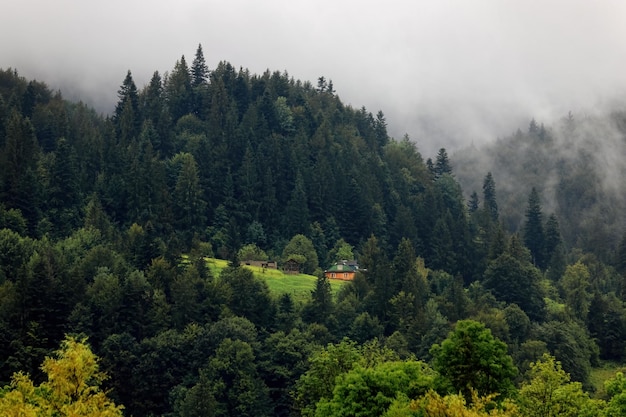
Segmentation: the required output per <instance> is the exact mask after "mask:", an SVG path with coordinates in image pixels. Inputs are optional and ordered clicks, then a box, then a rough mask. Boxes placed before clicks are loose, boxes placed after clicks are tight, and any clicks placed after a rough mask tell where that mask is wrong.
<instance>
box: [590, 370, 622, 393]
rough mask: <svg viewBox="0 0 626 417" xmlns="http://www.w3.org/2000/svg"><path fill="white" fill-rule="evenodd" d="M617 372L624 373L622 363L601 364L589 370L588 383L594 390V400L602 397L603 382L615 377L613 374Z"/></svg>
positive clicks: (603, 391)
mask: <svg viewBox="0 0 626 417" xmlns="http://www.w3.org/2000/svg"><path fill="white" fill-rule="evenodd" d="M618 371H620V372H626V368H625V367H624V364H623V363H616V362H602V364H601V366H600V367H598V368H593V369H592V370H591V375H590V376H589V382H590V383H591V385H593V387H594V388H595V394H594V396H595V397H596V398H601V397H603V396H604V394H605V390H604V381H606V380H609V379H611V378H613V377H614V376H615V373H616V372H618Z"/></svg>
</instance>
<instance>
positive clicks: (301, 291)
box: [206, 258, 346, 302]
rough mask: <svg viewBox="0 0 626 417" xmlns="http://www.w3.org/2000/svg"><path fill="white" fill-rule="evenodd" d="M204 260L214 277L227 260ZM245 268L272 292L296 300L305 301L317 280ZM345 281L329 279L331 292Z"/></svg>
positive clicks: (226, 263)
mask: <svg viewBox="0 0 626 417" xmlns="http://www.w3.org/2000/svg"><path fill="white" fill-rule="evenodd" d="M206 261H207V265H208V267H209V269H210V270H211V273H212V274H213V276H214V277H219V275H220V273H221V272H222V269H224V268H226V266H227V265H228V261H225V260H223V259H215V258H206ZM245 268H248V269H250V270H252V272H253V273H254V276H255V277H257V278H259V279H262V280H264V281H265V282H266V283H267V286H268V287H269V289H270V291H271V292H272V294H274V295H280V294H284V293H288V294H291V295H292V297H293V299H294V300H295V301H297V302H304V301H307V300H308V299H309V298H310V297H311V291H312V290H313V289H315V283H316V282H317V278H316V277H314V276H313V275H306V274H284V273H283V271H280V270H278V269H271V268H265V270H263V269H262V268H260V267H257V266H249V265H248V266H246V267H245ZM345 283H346V282H345V281H341V280H336V279H331V280H330V288H331V290H332V292H333V294H337V292H338V291H339V289H340V288H341V287H342V286H343V285H344V284H345Z"/></svg>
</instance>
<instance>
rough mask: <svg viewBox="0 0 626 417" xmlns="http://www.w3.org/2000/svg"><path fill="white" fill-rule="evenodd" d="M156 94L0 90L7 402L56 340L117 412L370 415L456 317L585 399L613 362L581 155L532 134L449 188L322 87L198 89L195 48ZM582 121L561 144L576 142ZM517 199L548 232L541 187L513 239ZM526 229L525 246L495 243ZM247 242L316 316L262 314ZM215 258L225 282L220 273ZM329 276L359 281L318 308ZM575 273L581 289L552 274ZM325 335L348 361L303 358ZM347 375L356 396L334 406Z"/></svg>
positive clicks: (616, 335)
mask: <svg viewBox="0 0 626 417" xmlns="http://www.w3.org/2000/svg"><path fill="white" fill-rule="evenodd" d="M165 74H167V75H165V76H163V77H161V75H160V74H159V73H158V72H154V74H153V76H152V78H151V80H150V82H149V84H148V85H146V86H145V87H143V88H142V89H141V90H138V89H137V87H136V86H135V83H134V81H133V78H132V75H131V72H130V71H129V72H128V73H127V75H126V78H125V79H124V81H123V84H122V86H121V87H120V90H119V92H118V103H117V105H116V106H115V109H114V111H113V114H112V115H111V116H110V117H105V116H100V115H98V114H97V113H96V112H95V111H94V110H92V109H90V108H88V107H87V106H85V105H84V104H76V103H71V102H69V101H67V100H64V99H63V97H62V96H61V94H60V93H52V92H51V91H50V90H49V89H48V88H47V87H46V85H45V84H43V83H40V82H36V81H28V80H25V79H23V78H22V77H20V76H19V75H18V74H17V71H14V70H0V150H1V151H2V152H0V199H1V200H2V203H1V204H0V334H1V335H2V336H1V337H0V381H1V382H4V383H8V381H9V378H10V376H11V374H12V372H13V371H19V370H24V371H29V372H32V373H33V377H34V378H38V377H40V371H39V369H38V368H37V366H38V365H39V363H41V360H42V358H43V357H44V356H45V355H48V354H50V350H51V349H52V348H54V347H56V346H58V343H59V342H60V341H61V339H62V337H63V335H64V334H65V333H82V334H85V335H87V336H89V338H90V339H89V340H90V343H91V344H92V346H93V347H94V350H95V351H96V352H97V353H98V354H99V355H100V356H101V357H102V366H103V368H105V370H106V371H107V372H108V373H109V374H110V375H111V379H110V380H109V381H108V382H107V383H108V384H109V385H108V386H109V387H110V388H111V389H112V391H111V393H112V395H113V396H114V397H115V399H116V400H119V402H120V403H122V404H124V405H125V406H126V410H127V413H128V414H129V415H172V416H175V415H180V416H193V415H252V414H254V415H281V416H287V415H293V414H297V412H296V411H294V410H298V411H299V412H301V414H302V415H313V414H314V413H315V408H316V403H317V402H318V401H319V400H321V399H324V401H326V404H327V405H328V407H329V408H327V409H326V411H328V410H333V411H332V413H334V412H335V411H337V410H339V409H342V410H344V408H343V407H344V405H346V404H345V403H344V400H345V399H346V398H352V397H351V395H352V393H356V392H359V393H363V397H364V398H363V401H362V403H360V400H359V401H356V400H355V401H353V402H351V404H350V406H354V407H355V408H354V410H356V409H357V408H356V407H364V410H365V412H368V411H369V412H374V411H373V410H377V411H376V413H378V411H380V410H382V409H383V408H384V407H383V405H384V404H387V403H388V400H390V399H392V397H393V396H394V394H395V393H394V392H392V391H394V390H395V388H394V384H395V383H396V382H397V381H405V380H403V379H402V378H404V377H402V378H400V377H399V378H398V379H397V380H396V379H394V378H395V376H398V375H400V374H402V373H403V372H404V371H406V369H404V368H405V365H406V364H405V363H402V364H401V365H398V363H397V362H392V363H390V364H385V365H384V366H380V367H379V368H377V366H378V364H380V363H383V362H387V361H390V360H392V359H393V360H397V359H398V355H401V357H403V358H408V357H410V356H411V355H417V357H420V358H424V359H431V353H430V352H429V351H430V348H431V347H432V346H433V344H441V346H443V343H442V341H443V340H444V339H445V337H446V335H447V334H448V332H449V330H450V327H451V322H454V321H459V320H463V319H465V318H467V317H468V316H470V317H472V318H475V319H477V320H481V321H482V322H484V323H485V325H486V326H487V327H488V328H490V329H491V332H492V333H491V335H497V336H498V337H499V338H501V339H502V340H503V341H505V342H506V343H507V344H508V345H509V347H510V348H511V351H512V352H513V355H514V356H515V358H516V361H517V362H518V363H519V364H520V367H522V366H524V367H528V363H529V362H530V361H535V360H537V359H539V358H540V357H541V355H542V354H543V353H544V352H545V351H546V349H549V350H550V351H551V352H555V354H557V357H558V358H559V359H560V360H562V361H563V362H564V367H566V369H567V370H568V372H572V374H573V375H574V376H575V378H577V379H579V380H585V378H587V375H588V372H589V367H590V366H592V365H594V364H595V363H596V362H595V361H596V360H597V357H598V355H599V357H601V358H602V359H611V360H621V359H623V357H624V342H623V341H624V326H625V324H624V323H625V321H624V309H623V306H622V302H621V301H620V299H623V298H624V288H625V286H624V281H625V280H624V275H623V273H624V271H625V270H626V267H624V265H626V261H624V260H623V259H622V258H626V255H624V254H623V253H626V249H624V248H622V247H621V246H625V247H626V244H625V245H621V246H619V245H618V240H619V239H618V238H619V237H620V236H621V235H622V234H623V225H622V223H620V221H621V220H619V219H621V217H620V213H621V212H622V211H623V210H622V207H623V204H622V203H623V202H622V199H621V198H618V197H615V196H613V195H611V194H610V193H609V192H607V190H610V189H612V188H611V187H605V186H602V187H599V186H597V185H598V184H599V180H600V178H605V177H606V176H605V175H604V173H603V171H601V170H600V169H601V168H602V164H601V163H598V161H599V160H598V159H597V158H596V155H595V153H594V152H592V151H591V150H592V149H593V148H590V147H589V146H587V145H588V144H585V146H581V147H580V151H576V152H577V154H576V155H575V156H572V158H573V159H572V160H570V159H569V157H566V155H565V154H564V153H563V152H561V149H560V148H563V149H570V148H572V147H571V146H562V147H559V146H557V145H559V142H558V140H557V139H558V138H557V136H558V135H556V134H555V130H554V129H551V128H550V127H544V126H543V124H541V123H537V122H534V123H533V125H534V126H532V127H531V128H530V129H529V132H528V133H522V132H519V133H518V134H516V135H515V136H514V137H513V138H514V140H515V146H512V145H511V142H510V141H509V140H508V139H507V138H505V139H504V140H502V141H498V143H497V144H496V145H494V146H495V148H496V150H494V151H491V150H487V151H485V152H481V154H480V155H476V154H477V152H478V151H477V150H474V151H472V152H467V153H465V152H463V153H462V154H461V155H455V156H454V162H455V163H454V176H453V175H452V164H451V162H450V159H449V158H448V155H447V152H446V150H445V149H444V148H441V149H440V151H439V153H438V154H437V156H436V158H433V159H435V162H433V161H432V160H428V161H427V162H425V161H424V159H423V158H422V155H421V154H420V153H419V152H418V150H417V145H416V143H415V142H414V141H412V140H411V139H410V138H409V137H408V136H406V135H405V137H403V138H402V139H400V140H396V139H394V138H391V137H389V136H388V132H387V122H386V120H385V116H384V114H383V113H382V111H379V112H378V113H376V114H372V113H370V112H369V111H367V110H366V109H365V108H352V107H351V106H349V105H346V104H344V103H342V102H341V101H340V99H339V96H338V95H337V94H335V91H334V86H333V85H332V82H330V81H328V80H326V79H325V78H320V80H318V81H319V85H318V89H316V88H314V86H313V85H312V84H311V83H309V82H302V81H299V80H295V79H293V78H291V77H290V76H289V75H288V74H287V73H286V72H283V73H281V72H277V71H275V72H271V71H266V72H265V73H263V74H258V75H257V74H251V73H250V72H249V71H248V70H246V69H244V68H240V69H239V70H235V68H234V67H233V66H232V65H231V64H229V63H227V62H220V63H218V64H217V65H216V66H215V69H214V70H212V71H209V70H208V66H207V64H206V61H205V59H204V56H203V52H202V47H201V46H198V49H197V51H196V55H195V58H194V61H193V64H192V65H191V67H188V66H187V63H186V61H185V59H184V57H183V58H181V59H180V60H179V61H178V62H176V64H175V67H174V69H173V70H171V71H168V72H167V73H165ZM615 117H616V118H615V123H614V126H613V124H612V125H611V126H613V127H614V128H615V129H618V130H619V129H622V130H623V123H622V124H620V123H621V122H620V123H618V122H619V121H620V120H622V119H624V117H623V115H621V116H620V115H619V114H617V115H616V116H615ZM570 119H571V118H570ZM585 123H588V121H578V120H568V121H567V123H566V125H567V126H564V127H563V129H564V131H567V135H569V136H570V137H572V140H581V138H582V139H584V138H586V137H588V136H594V135H593V134H592V133H590V132H586V133H583V129H582V127H583V125H584V124H585ZM605 133H608V128H607V129H606V131H605ZM622 133H624V132H622ZM605 136H606V138H608V139H610V138H611V137H612V136H611V135H608V134H607V135H605ZM617 136H619V135H617ZM582 143H586V142H584V141H583V142H582ZM614 145H616V147H615V148H614V149H622V148H620V147H619V146H621V145H619V144H614ZM507 147H508V148H507ZM506 149H509V151H507V152H508V153H503V152H504V151H503V150H506ZM576 149H578V148H576ZM514 151H515V152H514ZM472 155H473V156H482V157H487V159H489V158H492V162H493V164H492V163H489V164H487V165H485V164H484V163H481V164H477V166H479V167H480V168H479V170H480V172H481V174H480V175H479V176H478V177H477V179H476V180H475V182H474V183H472V184H471V186H466V183H465V182H462V181H461V180H457V178H459V179H462V180H463V181H466V179H465V178H464V177H465V170H464V167H463V164H462V163H458V162H457V161H463V160H464V158H465V157H467V156H472ZM476 160H479V159H478V158H477V159H476ZM494 161H495V162H494ZM518 162H519V163H518ZM485 166H488V167H489V172H488V174H487V176H486V177H482V175H484V170H485ZM522 166H523V168H520V167H522ZM459 168H460V169H459ZM504 168H507V169H509V168H510V169H511V170H512V172H509V171H506V170H505V169H504ZM606 168H607V172H609V171H610V169H612V168H614V167H613V166H607V167H606ZM516 169H517V170H516ZM505 171H506V172H505ZM492 172H493V175H492V174H491V173H492ZM615 172H622V171H619V170H616V171H615ZM541 175H543V177H541ZM494 178H500V179H505V180H501V181H502V182H501V183H500V182H499V188H498V201H497V202H496V191H495V182H494ZM542 178H543V179H542ZM547 179H549V180H550V181H548V182H547V183H546V181H547ZM481 180H482V191H483V195H482V200H483V201H482V202H481V201H479V197H478V195H477V194H476V193H474V195H473V197H472V198H471V201H470V202H469V203H468V202H467V201H465V198H464V195H463V191H462V190H463V189H466V190H474V189H476V190H480V189H481ZM527 184H536V186H537V190H539V189H540V190H541V191H542V195H543V196H545V200H544V201H545V206H546V207H549V208H550V210H551V211H554V213H555V214H554V215H550V216H549V217H548V218H547V220H546V221H545V223H544V219H543V218H542V217H543V214H542V208H541V204H540V202H539V197H538V193H537V192H536V191H534V192H533V193H531V196H530V198H529V199H528V207H527V213H526V219H525V220H526V221H524V212H523V210H524V207H525V204H524V200H525V197H526V196H525V195H524V193H525V192H527V191H526V190H527V188H526V187H527ZM461 185H463V189H462V188H461ZM605 185H606V184H605ZM612 187H613V188H614V189H615V190H618V191H619V190H622V191H623V186H622V185H620V184H613V185H612ZM618 194H619V193H618ZM622 194H624V193H622ZM481 205H482V206H481ZM557 216H558V220H557ZM521 225H523V232H524V234H523V241H524V243H525V245H526V247H525V246H524V245H523V244H522V242H521V240H520V239H519V238H517V237H516V235H513V236H514V237H513V238H511V237H510V236H511V234H512V233H516V232H521V230H520V226H521ZM81 227H84V228H81ZM248 244H254V245H256V246H257V247H258V248H259V249H260V251H259V254H261V253H263V252H264V253H265V254H266V255H259V256H260V257H262V258H263V259H264V260H267V258H270V259H271V260H278V261H279V265H280V266H284V265H285V262H286V261H294V262H295V264H296V269H298V268H299V269H300V270H301V271H302V272H307V273H311V274H317V275H318V276H319V279H318V281H317V284H316V287H315V289H314V290H313V291H312V293H311V297H310V299H309V300H305V301H304V302H302V303H300V302H298V301H295V300H296V297H292V296H291V295H289V294H283V295H279V294H272V293H271V292H270V291H269V289H268V287H267V285H266V283H265V282H264V280H263V279H259V278H257V277H255V276H254V274H253V273H252V272H251V271H250V270H249V269H246V268H242V267H240V265H239V258H238V256H237V255H238V253H239V249H240V248H241V247H242V246H243V245H248ZM261 250H262V251H261ZM183 253H184V254H185V255H186V256H184V257H183V256H181V255H182V254H183ZM214 255H215V256H217V257H220V258H223V259H227V260H228V261H229V262H230V266H229V267H228V268H226V269H225V270H224V271H223V272H222V274H221V276H212V274H211V272H210V271H211V269H210V268H212V266H211V264H210V263H207V262H206V261H205V259H204V257H205V256H214ZM347 258H349V259H352V258H355V259H357V260H358V261H359V264H360V267H361V270H360V271H359V273H358V274H357V276H356V278H355V280H354V281H353V282H351V283H346V284H345V285H344V286H343V288H342V289H341V291H340V293H339V294H333V293H331V290H330V284H329V282H328V280H327V279H325V278H323V277H322V274H321V270H322V269H324V268H327V267H328V266H329V265H330V264H331V263H332V262H335V261H337V260H339V259H347ZM576 261H580V265H583V266H584V267H585V268H586V269H587V270H588V272H589V274H588V279H587V278H585V279H573V278H572V277H574V278H576V277H580V276H582V277H583V278H584V277H586V275H585V274H583V275H576V274H564V273H565V271H566V270H567V268H568V267H567V262H571V263H573V262H576ZM533 262H534V263H535V265H533ZM537 267H538V268H539V269H538V268H537ZM614 267H615V268H614ZM540 271H545V277H547V278H549V279H550V281H548V280H543V281H542V279H543V278H544V276H542V274H541V272H540ZM569 272H572V271H571V270H570V271H569ZM559 291H560V292H559ZM335 297H336V298H335ZM544 300H547V301H548V306H549V308H548V309H546V307H545V305H544V304H545V301H544ZM563 302H565V303H566V304H567V306H566V307H563V304H562V303H563ZM546 310H549V314H546V313H545V311H546ZM569 313H572V314H569ZM570 315H571V316H575V317H574V318H575V320H574V321H572V322H570V321H567V320H569V319H570V317H569V316H570ZM546 317H549V318H550V320H552V321H550V322H549V323H543V324H541V322H542V320H544V319H545V318H546ZM555 318H558V319H559V320H561V321H555ZM585 319H586V321H585ZM483 330H484V329H483ZM477 333H480V334H483V333H482V330H481V331H477ZM343 337H351V338H353V339H354V340H355V341H356V342H354V344H352V343H348V342H344V343H343V344H342V345H337V349H338V351H337V352H334V353H333V354H328V355H327V357H325V359H323V360H322V359H321V356H316V355H311V351H312V350H313V349H315V348H316V346H317V345H319V344H323V343H327V342H330V341H337V340H341V339H342V338H343ZM377 339H380V340H383V342H382V343H384V345H385V346H387V347H388V348H390V349H395V350H396V351H397V352H396V353H397V354H396V353H390V352H389V351H388V350H387V351H384V352H383V351H382V350H381V349H380V348H379V347H376V348H373V347H372V346H375V345H376V346H378V342H377V341H375V340H377ZM594 341H595V343H597V348H596V347H595V344H594ZM357 342H358V343H365V344H366V345H367V347H365V346H361V345H358V344H357ZM495 345H498V344H497V343H496V344H495ZM498 346H499V345H498ZM344 348H345V349H344ZM328 350H330V348H328ZM496 350H497V349H496ZM339 351H342V353H341V352H339ZM432 352H433V354H434V353H435V352H439V351H437V350H436V349H435V350H433V351H432ZM327 353H328V352H327ZM342 355H343V356H342ZM316 361H320V362H319V363H322V362H323V364H324V365H323V366H320V367H317V368H316V366H317V365H316ZM357 361H359V366H360V368H359V369H360V370H359V371H355V375H352V376H350V378H353V377H354V378H355V379H350V378H348V377H347V376H345V375H344V376H343V377H342V376H341V374H345V373H346V372H348V371H350V370H352V369H353V368H354V365H355V364H356V362H357ZM411 366H412V365H411ZM504 366H505V367H506V365H504ZM375 368H376V369H375ZM411 369H412V368H411ZM387 371H389V372H387ZM396 371H397V374H396ZM381 372H382V374H381ZM385 372H387V373H385ZM411 372H412V371H411ZM405 373H406V372H405ZM409 373H410V372H409ZM357 374H358V375H357ZM383 374H384V375H383ZM391 374H393V375H391ZM386 377H389V378H387V379H385V378H386ZM341 378H345V381H348V379H350V380H351V381H352V380H354V381H356V380H359V381H366V382H367V383H366V384H365V385H364V386H363V387H361V388H363V390H361V388H358V389H357V388H356V387H347V386H345V385H342V388H341V390H339V389H338V391H340V392H341V393H342V394H340V395H339V396H335V395H334V394H333V392H332V391H333V389H334V388H335V386H336V385H337V382H338V381H339V380H340V379H341ZM359 378H360V379H359ZM416 378H417V379H419V377H418V376H416ZM479 379H480V378H479ZM341 380H342V381H344V380H343V379H341ZM296 381H301V382H298V383H297V382H296ZM394 381H395V382H394ZM387 382H389V384H387ZM477 384H478V385H479V386H482V385H481V384H482V381H479V382H477ZM400 385H402V387H400V391H402V390H403V389H404V388H406V385H407V384H405V383H404V382H402V383H401V384H400ZM409 385H410V383H409ZM390 387H391V388H393V389H391V388H390ZM353 388H354V389H353ZM466 388H467V386H465V387H464V388H463V389H466ZM507 389H508V386H507ZM373 391H378V392H380V393H381V397H380V399H381V402H380V404H379V405H381V407H380V408H376V407H377V406H376V405H373V406H370V405H371V403H370V402H369V401H371V400H372V397H373V398H375V397H376V395H375V394H374V392H373ZM398 392H399V391H398ZM402 392H404V391H402ZM290 393H294V395H295V397H296V398H292V397H291V396H290ZM365 393H367V394H365ZM396 393H397V392H396ZM344 394H345V395H344ZM355 395H357V394H355ZM411 395H412V394H411ZM357 396H360V394H358V395H357ZM355 398H356V397H355ZM331 404H332V405H331ZM364 404H367V405H366V406H364ZM354 410H353V411H354Z"/></svg>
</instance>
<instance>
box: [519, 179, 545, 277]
mask: <svg viewBox="0 0 626 417" xmlns="http://www.w3.org/2000/svg"><path fill="white" fill-rule="evenodd" d="M524 244H525V245H526V247H527V248H528V249H529V250H530V254H531V256H532V260H533V263H534V264H535V265H536V266H538V267H539V268H541V269H544V268H545V267H546V264H545V234H544V231H543V213H542V211H541V200H540V198H539V193H538V192H537V189H536V188H535V187H533V188H532V190H531V191H530V195H529V196H528V207H527V208H526V223H525V224H524Z"/></svg>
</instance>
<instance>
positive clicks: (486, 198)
mask: <svg viewBox="0 0 626 417" xmlns="http://www.w3.org/2000/svg"><path fill="white" fill-rule="evenodd" d="M483 207H484V210H485V211H486V212H487V214H488V215H489V218H490V219H491V220H492V221H494V222H497V221H498V202H497V201H496V184H495V182H494V180H493V175H491V172H488V173H487V175H486V176H485V180H484V182H483Z"/></svg>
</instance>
